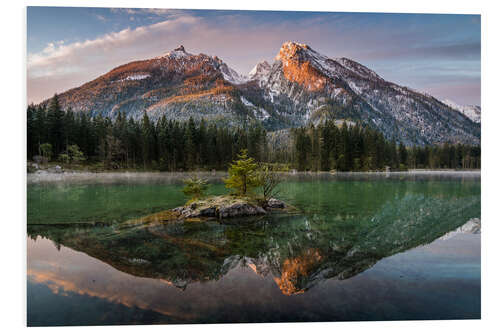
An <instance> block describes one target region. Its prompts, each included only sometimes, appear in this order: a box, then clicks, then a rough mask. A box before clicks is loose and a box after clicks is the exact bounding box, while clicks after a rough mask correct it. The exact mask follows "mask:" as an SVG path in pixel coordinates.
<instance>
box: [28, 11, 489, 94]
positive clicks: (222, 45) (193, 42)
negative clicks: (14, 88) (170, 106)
mask: <svg viewBox="0 0 500 333" xmlns="http://www.w3.org/2000/svg"><path fill="white" fill-rule="evenodd" d="M107 13H108V15H106V14H105V13H104V15H103V13H98V15H101V16H103V19H104V20H106V19H109V20H110V21H111V19H110V18H112V17H114V16H113V15H115V16H116V15H121V17H123V18H124V19H125V22H129V23H126V25H124V26H125V27H126V26H127V25H133V24H135V26H136V28H125V29H122V30H119V31H116V32H110V33H106V34H103V35H101V36H99V37H96V38H90V39H86V40H83V41H78V42H74V43H68V42H51V43H48V44H47V45H46V47H45V48H44V49H43V50H42V51H40V52H36V53H32V54H29V55H28V65H27V69H28V101H29V102H39V101H41V100H43V99H45V98H48V97H50V96H51V95H53V94H54V93H55V92H62V91H65V90H67V89H69V88H72V87H75V86H78V85H80V84H83V83H85V82H87V81H89V80H91V79H94V78H96V77H97V76H99V75H102V74H104V73H105V72H107V71H109V70H111V69H112V68H113V67H116V66H118V65H121V64H124V63H127V62H130V61H133V60H139V59H147V58H151V57H155V56H158V55H160V54H162V53H164V52H166V51H169V50H171V49H173V48H174V47H176V46H177V45H179V44H183V45H184V46H185V47H186V49H187V50H188V51H189V52H191V53H205V54H209V55H217V56H219V57H220V58H222V59H223V60H224V61H225V62H227V63H228V65H230V66H231V67H233V68H234V69H236V70H237V71H239V72H241V73H246V72H248V71H249V70H250V69H251V68H252V67H253V66H254V65H255V63H256V62H257V61H260V60H263V59H266V60H272V59H273V57H274V55H275V54H276V53H277V52H278V50H279V47H280V45H281V44H282V43H283V42H285V41H287V40H294V41H298V42H303V43H307V44H309V45H311V47H313V48H314V49H316V50H317V51H319V52H321V53H324V54H326V55H328V56H331V57H341V56H346V57H350V58H352V59H354V60H357V61H359V62H361V63H363V64H365V65H367V66H368V67H371V68H372V69H374V70H375V71H379V72H380V74H381V75H382V76H383V77H384V78H386V79H388V80H390V81H393V82H396V83H402V84H405V85H408V86H410V87H413V88H416V89H419V90H425V91H428V92H429V93H431V94H432V93H433V91H434V90H433V89H436V87H437V86H436V85H431V84H429V83H432V82H440V84H449V86H453V85H454V83H455V82H459V81H460V82H461V84H464V85H469V84H470V85H473V84H476V83H477V81H478V78H480V33H475V32H474V31H473V32H472V33H471V30H473V29H470V27H466V28H467V29H466V28H463V27H461V26H460V24H457V23H453V22H452V21H453V20H451V19H450V18H449V17H450V16H445V17H444V18H443V16H440V17H434V16H432V17H431V18H430V19H429V16H426V17H424V18H423V19H422V18H421V17H419V16H410V17H398V16H397V15H396V16H391V15H378V16H377V15H372V14H363V15H361V14H360V15H354V14H352V15H350V14H342V13H329V14H327V13H316V14H314V13H312V14H311V13H307V14H306V13H294V12H288V13H284V12H283V13H280V12H259V13H256V12H244V11H243V12H242V11H182V10H172V9H151V8H150V9H147V8H143V9H136V8H121V9H110V10H109V11H108V12H107ZM96 18H97V16H96ZM97 19H99V18H97ZM131 19H133V20H134V21H131ZM453 19H455V20H457V21H460V20H459V19H456V18H453ZM99 20H101V19H99ZM144 20H149V21H144ZM143 22H150V24H144V23H143ZM447 22H448V23H447ZM461 22H462V21H460V22H458V23H461ZM463 22H466V20H465V19H464V20H463ZM436 27H439V30H438V31H436ZM457 27H458V28H457ZM457 29H458V30H460V29H462V30H463V31H462V32H460V31H459V32H457ZM476 35H477V36H476ZM424 76H425V80H424V79H423V78H422V77H424ZM479 90H480V89H479V88H478V89H475V90H474V91H479ZM436 91H437V90H436ZM440 91H443V90H442V89H441V90H440ZM448 91H449V90H448ZM457 91H458V90H457ZM462 91H463V89H462ZM461 96H463V94H462V95H460V94H458V93H457V97H458V98H456V99H458V101H457V102H461V100H460V98H461ZM448 97H449V98H453V97H454V96H448ZM478 100H479V95H477V96H476V98H475V99H474V101H471V102H478Z"/></svg>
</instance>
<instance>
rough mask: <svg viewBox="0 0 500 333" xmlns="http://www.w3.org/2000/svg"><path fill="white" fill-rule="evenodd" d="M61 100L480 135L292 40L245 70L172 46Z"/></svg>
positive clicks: (129, 110) (403, 91)
mask: <svg viewBox="0 0 500 333" xmlns="http://www.w3.org/2000/svg"><path fill="white" fill-rule="evenodd" d="M59 100H60V103H61V105H62V106H63V108H64V109H68V108H71V109H72V110H74V111H76V112H87V113H89V114H90V115H91V116H95V115H98V114H102V115H105V116H109V117H111V118H114V117H116V115H117V114H118V112H121V113H123V114H125V115H126V116H128V117H133V118H135V119H139V118H141V117H142V114H143V112H148V115H149V116H150V118H152V119H153V120H158V119H160V118H161V117H162V116H165V117H166V118H169V119H177V120H187V119H189V118H190V117H193V118H194V119H195V120H200V119H201V118H204V119H205V120H207V121H215V122H217V123H220V124H224V125H228V126H241V125H245V124H251V123H260V124H262V125H263V126H264V127H266V128H267V129H268V130H279V129H287V128H293V127H299V126H304V125H307V124H309V123H315V124H317V123H318V122H321V121H324V120H326V119H337V120H338V119H345V120H349V121H359V122H361V123H363V124H365V125H368V126H372V127H375V128H376V129H378V130H380V131H381V132H382V133H383V134H384V135H385V136H386V137H387V138H389V139H394V140H396V141H398V142H402V143H405V144H409V145H423V144H436V143H444V142H451V143H459V142H460V143H468V144H478V143H479V142H480V128H479V126H478V125H477V123H475V122H474V121H473V120H471V119H470V118H469V117H468V115H467V114H465V113H464V112H462V111H460V110H457V109H456V108H454V107H453V106H450V105H448V104H446V103H444V102H441V101H439V100H437V99H436V98H434V97H432V96H430V95H427V94H422V93H419V92H417V91H415V90H412V89H410V88H406V87H402V86H399V85H397V84H395V83H392V82H389V81H386V80H384V79H383V78H382V77H380V76H379V75H378V74H377V73H376V72H375V71H373V70H371V69H369V68H368V67H366V66H364V65H362V64H360V63H358V62H356V61H354V60H351V59H348V58H345V57H341V58H330V57H327V56H325V55H322V54H320V53H318V52H317V51H315V50H313V49H312V48H311V47H310V46H308V45H306V44H301V43H296V42H285V43H284V44H283V45H282V46H281V48H280V50H279V52H278V54H277V55H276V57H275V61H274V62H273V63H272V64H269V63H268V62H267V61H261V62H259V63H257V64H256V65H255V67H254V68H253V69H252V71H250V73H249V74H248V76H244V75H241V74H239V73H237V72H236V71H235V70H234V69H232V68H231V67H229V66H228V65H227V64H226V63H225V62H224V61H223V60H222V59H220V58H218V57H217V56H208V55H205V54H203V53H200V54H198V55H195V54H191V53H188V52H187V51H186V50H185V48H184V46H182V45H180V46H178V47H177V48H175V49H174V50H172V51H169V52H166V53H165V54H163V55H161V56H159V57H156V58H152V59H146V60H138V61H133V62H130V63H127V64H124V65H121V66H118V67H115V68H113V69H112V70H111V71H109V72H108V73H105V74H103V75H101V76H99V77H98V78H96V79H94V80H92V81H89V82H87V83H85V84H83V85H82V86H80V87H77V88H73V89H70V90H68V91H66V92H64V93H62V94H60V95H59ZM46 102H47V101H44V102H42V103H46Z"/></svg>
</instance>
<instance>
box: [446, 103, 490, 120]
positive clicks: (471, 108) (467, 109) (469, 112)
mask: <svg viewBox="0 0 500 333" xmlns="http://www.w3.org/2000/svg"><path fill="white" fill-rule="evenodd" d="M442 102H443V103H444V104H446V105H448V106H449V107H450V108H452V109H454V110H457V111H458V112H460V113H462V114H464V115H465V116H467V117H469V118H470V120H472V121H473V122H475V123H480V122H481V107H480V106H479V105H459V104H457V103H455V102H453V101H451V100H449V99H445V100H444V101H442Z"/></svg>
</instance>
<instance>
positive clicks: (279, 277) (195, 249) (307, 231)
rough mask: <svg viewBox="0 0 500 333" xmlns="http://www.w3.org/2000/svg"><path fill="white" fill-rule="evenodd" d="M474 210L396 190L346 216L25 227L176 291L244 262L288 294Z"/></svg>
mask: <svg viewBox="0 0 500 333" xmlns="http://www.w3.org/2000/svg"><path fill="white" fill-rule="evenodd" d="M479 209H480V197H479V196H477V195H462V196H458V195H457V196H455V197H454V196H440V195H435V196H431V195H424V194H414V193H413V194H412V193H405V194H403V193H399V194H396V195H394V196H392V197H391V198H390V199H388V200H386V201H385V203H381V204H380V205H379V206H378V207H377V208H376V209H375V207H374V209H373V211H374V213H370V214H366V215H364V216H363V215H357V216H349V215H348V216H347V217H346V218H336V217H335V215H333V214H328V215H321V214H315V215H312V216H309V215H304V216H280V215H274V216H267V217H265V218H263V219H260V220H257V221H253V222H249V223H245V224H244V225H239V226H235V225H220V224H217V223H215V222H213V223H193V222H189V223H188V222H186V223H182V222H179V223H171V224H158V223H156V224H146V225H139V226H129V225H128V226H126V225H116V224H114V225H103V226H98V227H88V226H87V227H82V226H74V225H73V226H29V228H28V234H29V235H30V236H31V237H36V236H38V235H40V236H42V237H47V238H49V239H51V240H52V241H53V242H55V243H56V244H62V245H64V246H66V247H69V248H72V249H74V250H77V251H81V252H84V253H87V254H88V255H90V256H92V257H95V258H97V259H99V260H101V261H103V262H106V263H108V264H109V265H111V266H113V267H115V268H116V269H118V270H120V271H123V272H126V273H129V274H132V275H134V276H140V277H149V278H155V279H162V280H165V281H167V282H169V283H172V284H173V285H176V286H178V287H181V288H185V287H186V286H187V285H189V284H190V283H193V282H198V281H200V282H203V281H210V280H218V279H220V278H221V277H222V276H224V275H225V274H227V272H229V271H230V270H231V269H232V268H234V267H236V266H238V265H246V266H248V267H250V268H252V269H253V270H254V271H255V272H256V273H257V274H260V275H268V274H271V276H273V277H274V280H275V281H276V283H277V285H278V286H279V288H280V289H281V291H282V292H283V293H284V294H287V295H291V294H296V293H302V292H305V291H306V290H308V289H309V288H311V287H313V286H314V285H315V284H317V283H319V282H321V281H324V280H325V279H332V278H335V279H347V278H349V277H352V276H354V275H356V274H359V273H360V272H363V271H364V270H366V269H368V268H369V267H371V266H373V265H374V264H375V263H376V262H377V261H378V260H380V259H382V258H384V257H387V256H390V255H393V254H395V253H398V252H402V251H405V250H407V249H410V248H413V247H416V246H419V245H421V244H426V243H429V242H431V241H433V240H435V239H436V238H438V237H441V236H442V235H444V234H446V233H447V232H449V231H451V230H454V229H456V228H457V227H459V226H460V225H462V224H464V223H465V222H466V221H467V220H469V219H471V218H474V217H477V216H478V215H479ZM332 216H334V217H333V218H332Z"/></svg>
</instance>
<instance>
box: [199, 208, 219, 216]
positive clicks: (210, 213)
mask: <svg viewBox="0 0 500 333" xmlns="http://www.w3.org/2000/svg"><path fill="white" fill-rule="evenodd" d="M215 213H216V209H215V207H209V208H205V209H202V210H200V215H201V216H205V217H215Z"/></svg>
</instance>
